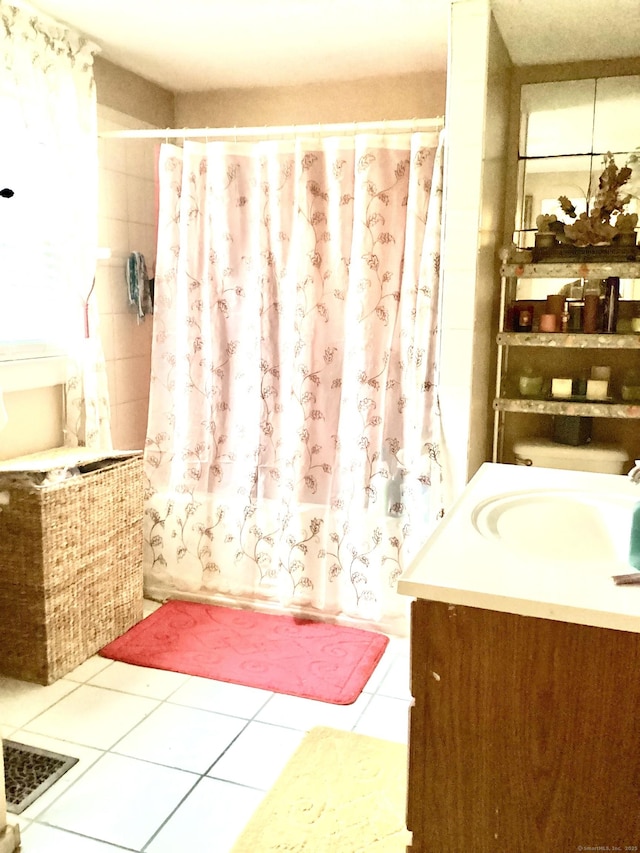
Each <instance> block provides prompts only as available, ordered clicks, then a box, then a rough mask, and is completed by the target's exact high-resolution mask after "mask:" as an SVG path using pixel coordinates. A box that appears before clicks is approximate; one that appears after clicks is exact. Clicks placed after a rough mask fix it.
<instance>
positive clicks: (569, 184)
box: [514, 75, 640, 300]
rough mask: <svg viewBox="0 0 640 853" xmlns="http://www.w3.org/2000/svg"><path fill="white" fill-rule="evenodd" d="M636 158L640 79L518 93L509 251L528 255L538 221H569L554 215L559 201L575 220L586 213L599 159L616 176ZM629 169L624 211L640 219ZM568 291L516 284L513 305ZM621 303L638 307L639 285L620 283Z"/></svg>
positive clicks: (638, 192) (638, 172)
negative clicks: (547, 217)
mask: <svg viewBox="0 0 640 853" xmlns="http://www.w3.org/2000/svg"><path fill="white" fill-rule="evenodd" d="M636 150H637V151H638V153H640V75H630V76H625V77H601V78H590V79H586V80H567V81H561V82H554V83H532V84H527V85H524V86H522V88H521V99H520V141H519V167H518V168H519V174H518V199H517V209H516V229H515V232H514V243H515V244H516V245H517V246H519V247H520V248H531V247H533V245H534V239H535V238H534V235H535V232H536V217H537V216H538V215H539V214H554V215H555V216H557V218H558V219H560V220H562V221H567V222H570V221H571V220H570V219H568V218H567V216H566V215H565V214H564V213H563V212H562V209H561V208H560V205H559V202H558V197H559V196H560V195H565V196H567V197H568V198H569V199H570V200H571V201H572V203H573V204H574V206H575V208H576V211H577V212H578V214H579V213H581V212H583V211H585V210H587V207H588V202H589V200H591V199H592V198H593V195H594V193H595V191H596V190H597V188H598V181H599V178H600V175H601V173H602V170H603V167H604V164H603V159H602V158H603V155H604V154H606V152H607V151H610V152H612V153H613V155H614V159H615V162H616V165H617V166H618V167H619V168H620V167H622V166H624V165H625V164H626V162H627V160H628V158H629V156H630V154H632V153H633V152H634V151H636ZM629 165H630V166H631V168H632V174H631V179H630V181H629V183H628V184H627V185H626V187H625V188H627V187H628V191H629V193H631V194H632V199H631V202H630V203H629V204H628V205H627V206H626V207H625V211H626V212H627V213H640V203H639V200H638V197H639V196H640V162H638V163H637V164H632V163H630V164H629ZM570 285H571V282H570V281H569V280H567V279H552V280H549V279H528V280H521V281H520V282H519V284H518V297H517V298H519V299H520V298H522V299H538V298H545V297H546V295H547V294H548V293H549V292H551V288H556V287H557V290H556V291H555V292H560V291H561V290H562V288H565V291H564V292H566V288H567V286H570ZM521 291H522V294H521ZM538 294H539V295H538ZM621 298H622V299H627V300H629V299H635V300H637V299H640V280H626V281H624V282H621Z"/></svg>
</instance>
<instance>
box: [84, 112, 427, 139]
mask: <svg viewBox="0 0 640 853" xmlns="http://www.w3.org/2000/svg"><path fill="white" fill-rule="evenodd" d="M443 127H444V116H438V117H437V118H428V119H402V120H400V121H365V122H361V121H352V122H344V123H341V124H292V125H283V126H281V127H272V126H269V125H264V127H198V128H189V127H183V128H175V127H173V128H170V127H167V128H165V129H164V130H161V129H160V128H157V129H156V128H153V129H149V130H105V131H102V132H101V133H99V134H98V136H100V138H102V139H187V138H195V137H198V136H200V137H202V136H204V137H205V139H212V140H213V139H222V138H232V139H235V140H236V141H237V140H238V139H241V138H247V137H264V136H269V137H272V136H292V135H293V136H303V135H309V136H315V135H317V134H321V135H322V136H328V135H331V134H333V133H366V132H367V131H374V132H377V133H380V132H381V131H382V132H383V133H398V132H402V131H429V130H433V131H437V130H442V128H443Z"/></svg>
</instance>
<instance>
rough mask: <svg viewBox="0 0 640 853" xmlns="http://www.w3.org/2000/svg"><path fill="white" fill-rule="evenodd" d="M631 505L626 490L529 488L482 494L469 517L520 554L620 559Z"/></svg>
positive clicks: (624, 549)
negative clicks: (606, 492)
mask: <svg viewBox="0 0 640 853" xmlns="http://www.w3.org/2000/svg"><path fill="white" fill-rule="evenodd" d="M633 506H634V501H633V500H632V499H631V498H629V497H626V496H619V495H602V496H600V495H595V494H590V493H588V492H582V491H577V490H570V489H567V490H565V489H534V490H530V491H517V492H508V493H504V494H500V495H495V496H493V497H491V498H487V499H486V500H484V501H481V502H480V503H479V504H477V506H476V507H475V509H474V510H473V512H472V515H471V520H472V524H473V526H474V527H475V528H476V530H477V531H478V532H479V533H480V534H482V536H484V537H486V538H487V539H492V540H497V541H500V542H501V543H503V544H504V545H506V546H509V547H510V548H512V549H515V550H517V551H519V552H520V553H521V554H522V553H526V554H528V555H529V556H538V557H540V558H542V559H550V558H551V559H553V560H571V561H575V560H578V561H580V562H584V561H589V562H593V561H597V562H601V561H607V562H611V561H616V562H623V563H625V562H626V561H627V552H628V545H629V529H630V523H631V512H632V509H633ZM516 565H517V564H514V568H515V567H516Z"/></svg>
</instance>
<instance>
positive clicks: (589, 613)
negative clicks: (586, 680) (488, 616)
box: [398, 462, 640, 633]
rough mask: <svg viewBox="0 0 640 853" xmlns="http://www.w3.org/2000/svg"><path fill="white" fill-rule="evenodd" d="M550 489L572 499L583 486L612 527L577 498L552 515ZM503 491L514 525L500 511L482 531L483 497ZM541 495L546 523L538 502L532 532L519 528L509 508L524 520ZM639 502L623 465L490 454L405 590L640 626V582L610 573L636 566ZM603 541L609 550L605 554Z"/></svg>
mask: <svg viewBox="0 0 640 853" xmlns="http://www.w3.org/2000/svg"><path fill="white" fill-rule="evenodd" d="M547 490H550V491H547ZM549 494H551V495H552V497H554V495H558V496H560V497H562V496H563V495H565V496H568V497H569V499H570V500H571V499H572V496H577V498H578V499H579V500H581V501H582V500H584V501H586V503H587V505H588V504H589V503H592V504H593V505H592V507H591V508H589V507H588V506H587V509H586V510H585V512H591V513H592V514H595V513H598V512H599V509H598V507H599V506H600V505H602V506H604V507H605V508H606V509H605V512H608V513H609V520H610V522H611V524H610V529H609V530H608V532H607V533H606V534H605V533H603V530H600V529H599V528H600V527H602V525H600V524H598V523H585V518H587V517H588V516H587V515H583V514H581V512H576V513H575V514H574V513H573V512H572V509H571V504H570V503H567V504H566V506H565V505H564V504H562V503H558V504H557V506H556V507H555V509H557V507H560V508H561V510H562V512H556V514H555V515H554V516H552V515H550V514H549V513H550V512H553V510H554V505H553V501H552V503H551V505H550V507H549V505H543V500H544V496H545V495H549ZM500 495H507V496H509V495H510V496H511V497H507V501H511V499H512V498H513V499H514V500H513V501H512V504H513V506H514V509H513V511H512V513H511V515H510V516H509V517H508V518H507V517H506V516H503V518H506V519H507V520H506V522H505V523H506V525H507V526H506V528H505V527H504V526H503V527H502V529H500V527H499V525H498V526H496V524H495V523H494V522H495V518H493V517H492V518H490V524H489V527H488V528H486V529H485V533H481V532H480V530H479V529H478V527H482V524H481V523H480V521H481V519H482V518H485V520H486V513H485V514H484V515H483V514H482V513H481V515H480V516H478V514H477V507H478V506H479V505H480V506H482V505H483V502H484V501H489V506H495V504H494V503H493V502H491V500H490V499H492V498H494V496H500ZM536 495H538V496H539V497H538V499H539V501H540V503H539V508H538V510H537V512H538V518H542V519H545V518H546V521H545V522H543V523H541V524H540V525H539V527H541V528H542V529H535V528H536V524H535V518H536V510H535V509H534V511H533V512H532V514H531V518H532V519H533V523H532V525H531V527H527V529H526V531H524V532H523V530H522V527H520V528H518V530H517V535H515V536H511V535H510V529H509V526H508V525H509V523H510V521H509V518H510V519H514V520H515V522H514V523H516V525H517V522H518V520H520V522H522V520H523V519H526V518H527V517H528V516H527V515H526V513H528V512H530V509H529V505H528V503H527V501H528V500H529V497H531V500H533V501H534V502H535V500H536ZM636 502H640V486H638V485H635V484H634V483H632V482H631V481H630V480H629V478H628V477H626V476H625V475H614V474H592V473H587V472H583V471H565V470H557V469H550V468H536V467H526V466H522V465H506V464H495V463H490V462H487V463H485V464H484V465H482V466H481V468H480V469H479V470H478V472H477V473H476V474H475V476H474V477H473V478H472V479H471V480H470V482H469V483H468V484H467V486H466V488H465V490H464V491H463V493H462V494H461V495H460V497H459V499H458V500H457V501H456V503H455V504H454V506H452V507H451V509H450V510H449V511H448V513H447V514H446V515H445V517H444V519H443V520H442V521H441V522H440V523H439V525H438V526H437V527H436V529H435V532H434V533H433V535H432V536H431V537H430V539H429V540H428V542H427V543H426V544H425V545H424V546H423V548H422V549H421V550H420V551H419V552H418V554H417V555H416V557H415V558H414V560H413V561H412V563H411V564H410V566H409V567H408V568H407V570H406V571H405V572H404V574H403V575H402V577H401V578H400V580H399V581H398V591H399V592H400V593H402V594H404V595H407V596H411V597H413V598H424V599H429V600H431V601H444V602H448V603H450V604H459V605H467V606H469V607H480V608H484V609H490V610H497V611H502V612H506V613H516V614H520V615H522V616H536V617H541V618H545V619H556V620H559V621H564V622H574V623H577V624H582V625H593V626H596V627H602V628H614V629H617V630H623V631H633V632H635V633H640V585H633V586H617V585H616V584H615V583H614V582H613V580H612V575H619V574H631V573H633V572H634V571H635V570H634V569H633V567H631V566H630V565H629V564H628V562H627V559H626V555H627V552H628V545H629V542H628V537H629V525H630V517H631V512H632V509H633V506H634V505H635V503H636ZM501 505H502V504H501ZM545 512H546V513H547V515H546V516H545ZM474 518H475V519H476V521H477V523H478V526H476V524H475V523H474ZM594 518H595V515H594ZM502 523H503V522H500V524H502ZM609 534H610V536H609V538H610V539H611V541H610V542H609V543H607V542H606V541H605V540H606V538H607V536H608V535H609ZM598 537H599V538H598ZM592 544H593V547H592ZM598 551H600V554H599V555H598ZM604 551H607V553H608V552H609V551H610V553H611V556H610V557H609V556H608V557H607V558H603V556H602V554H603V552H604Z"/></svg>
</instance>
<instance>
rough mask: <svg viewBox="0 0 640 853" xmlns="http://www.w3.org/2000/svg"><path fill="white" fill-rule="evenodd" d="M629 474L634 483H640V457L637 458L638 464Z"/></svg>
mask: <svg viewBox="0 0 640 853" xmlns="http://www.w3.org/2000/svg"><path fill="white" fill-rule="evenodd" d="M627 476H628V477H629V479H630V480H633V482H634V483H638V484H639V485H640V459H636V464H635V465H634V466H633V468H632V469H631V470H630V471H629V473H628V475H627Z"/></svg>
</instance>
